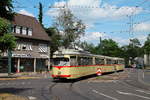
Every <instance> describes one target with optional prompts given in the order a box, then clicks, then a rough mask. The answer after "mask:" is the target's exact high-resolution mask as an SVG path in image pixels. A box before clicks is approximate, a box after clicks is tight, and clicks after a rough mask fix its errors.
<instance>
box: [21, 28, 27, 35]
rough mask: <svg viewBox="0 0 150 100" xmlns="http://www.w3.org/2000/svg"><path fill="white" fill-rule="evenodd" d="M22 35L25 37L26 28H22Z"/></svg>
mask: <svg viewBox="0 0 150 100" xmlns="http://www.w3.org/2000/svg"><path fill="white" fill-rule="evenodd" d="M22 34H23V35H27V28H26V27H23V28H22Z"/></svg>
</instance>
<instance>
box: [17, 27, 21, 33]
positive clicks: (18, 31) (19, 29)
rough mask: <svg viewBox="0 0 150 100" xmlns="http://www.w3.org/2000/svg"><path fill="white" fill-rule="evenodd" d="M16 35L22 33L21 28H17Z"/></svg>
mask: <svg viewBox="0 0 150 100" xmlns="http://www.w3.org/2000/svg"><path fill="white" fill-rule="evenodd" d="M16 33H17V34H20V33H21V27H20V26H16Z"/></svg>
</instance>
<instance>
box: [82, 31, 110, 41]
mask: <svg viewBox="0 0 150 100" xmlns="http://www.w3.org/2000/svg"><path fill="white" fill-rule="evenodd" d="M100 37H102V38H105V37H107V34H105V33H101V32H92V33H87V34H86V35H85V36H83V37H81V41H93V40H99V38H100Z"/></svg>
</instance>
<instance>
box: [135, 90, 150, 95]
mask: <svg viewBox="0 0 150 100" xmlns="http://www.w3.org/2000/svg"><path fill="white" fill-rule="evenodd" d="M135 91H138V92H142V93H145V94H150V92H148V91H143V90H135Z"/></svg>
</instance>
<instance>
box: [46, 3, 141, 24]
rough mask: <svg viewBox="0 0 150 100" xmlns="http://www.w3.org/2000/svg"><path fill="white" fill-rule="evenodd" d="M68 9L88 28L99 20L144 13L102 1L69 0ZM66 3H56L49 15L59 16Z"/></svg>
mask: <svg viewBox="0 0 150 100" xmlns="http://www.w3.org/2000/svg"><path fill="white" fill-rule="evenodd" d="M67 4H68V8H69V9H70V10H71V11H72V13H73V14H74V15H75V16H76V17H78V18H79V19H81V20H82V21H83V22H84V23H85V24H87V26H89V27H90V26H93V25H94V23H96V22H97V21H98V20H102V19H107V20H108V19H109V20H118V19H121V18H124V17H126V16H127V15H129V16H130V15H132V14H133V15H135V14H139V13H140V12H142V8H140V7H129V6H123V7H120V8H118V7H117V6H115V5H109V4H106V3H105V4H101V0H69V1H68V2H67ZM65 5H66V2H64V1H62V2H55V4H54V5H53V7H56V8H54V9H49V10H48V11H47V15H49V16H57V15H58V8H59V7H60V8H61V7H65Z"/></svg>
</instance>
